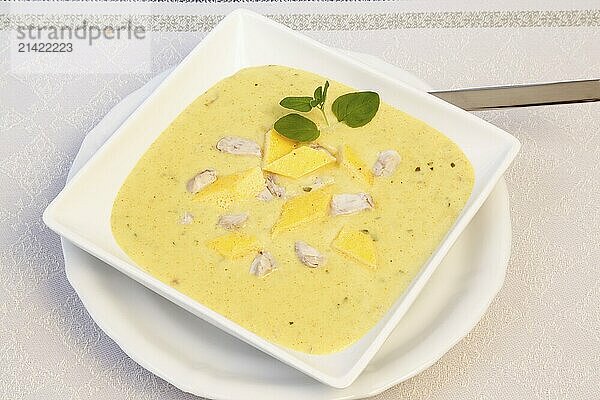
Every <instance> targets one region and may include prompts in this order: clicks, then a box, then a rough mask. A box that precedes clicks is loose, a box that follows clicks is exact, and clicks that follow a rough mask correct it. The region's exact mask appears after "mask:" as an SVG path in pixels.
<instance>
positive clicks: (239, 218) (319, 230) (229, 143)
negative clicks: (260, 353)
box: [111, 66, 474, 354]
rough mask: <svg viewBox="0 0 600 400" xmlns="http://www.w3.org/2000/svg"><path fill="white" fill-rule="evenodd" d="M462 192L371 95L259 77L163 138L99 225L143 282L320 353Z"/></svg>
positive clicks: (357, 326) (424, 255) (361, 318)
mask: <svg viewBox="0 0 600 400" xmlns="http://www.w3.org/2000/svg"><path fill="white" fill-rule="evenodd" d="M324 82H325V84H324ZM291 83H293V85H291ZM315 88H317V89H315ZM289 115H296V116H293V117H290V116H289ZM281 121H283V122H281ZM274 127H275V129H273V128H274ZM278 130H279V131H278ZM473 182H474V174H473V169H472V167H471V164H470V163H469V161H468V160H467V158H466V157H465V155H464V154H463V153H462V152H461V150H460V149H459V148H458V147H457V146H456V145H455V144H454V143H453V142H452V141H451V140H449V139H448V138H447V137H446V136H444V135H443V134H441V133H440V132H438V131H436V130H435V129H433V128H432V127H430V126H428V125H427V124H425V123H424V122H422V121H420V120H417V119H415V118H413V117H411V116H409V115H407V114H405V113H404V112H402V111H400V110H397V109H395V108H393V107H391V106H389V105H388V104H385V103H383V102H380V99H379V96H378V95H377V93H374V92H357V91H355V90H354V89H352V88H350V87H347V86H345V85H343V84H340V83H337V82H335V81H332V80H325V79H324V78H323V77H321V76H318V75H315V74H313V73H310V72H306V71H301V70H297V69H293V68H288V67H283V66H262V67H254V68H247V69H243V70H241V71H239V72H238V73H236V74H235V75H233V76H231V77H229V78H226V79H224V80H222V81H220V82H218V83H217V84H216V85H214V86H213V87H212V88H211V89H209V90H208V91H207V92H206V93H204V94H203V95H202V96H200V97H198V98H197V99H196V100H195V101H194V102H193V103H192V104H190V105H189V106H188V107H187V108H186V109H185V110H184V111H183V112H182V113H181V114H180V115H179V116H178V117H177V118H176V119H175V120H174V121H173V122H172V123H171V125H170V126H169V127H168V128H167V129H165V131H164V132H163V133H162V134H161V135H160V136H159V137H158V139H157V140H156V141H155V142H154V143H153V144H152V145H151V146H150V148H149V149H148V150H147V151H146V153H145V154H144V156H143V157H142V158H141V159H140V161H139V162H138V163H137V165H136V166H135V168H134V169H133V171H132V172H131V173H130V175H129V176H128V177H127V179H126V181H125V183H124V184H123V186H122V188H121V189H120V191H119V193H118V195H117V198H116V200H115V202H114V206H113V210H112V217H111V224H112V231H113V234H114V236H115V238H116V240H117V242H118V244H119V245H120V246H121V248H122V249H123V250H124V251H125V252H126V253H127V255H128V256H129V257H130V258H131V259H132V260H133V261H135V263H137V265H139V266H140V268H143V269H144V270H145V271H147V272H148V273H149V274H151V275H153V276H155V277H157V278H158V279H160V280H161V281H163V282H165V283H166V284H169V285H171V286H172V287H174V288H175V289H177V290H178V291H180V292H182V293H183V294H185V295H187V296H189V297H191V298H193V299H195V300H197V301H198V302H200V303H202V304H204V305H205V306H207V307H209V308H211V309H213V310H215V311H216V312H218V313H220V314H222V315H224V316H225V317H227V318H229V319H231V320H232V321H234V322H236V323H238V324H239V325H241V326H243V327H244V328H246V329H248V330H250V331H253V332H254V333H256V334H258V335H260V336H262V337H264V338H265V339H267V340H269V341H272V342H274V343H277V344H280V345H282V346H286V347H289V348H292V349H294V350H298V351H303V352H309V353H314V354H324V353H331V352H336V351H339V350H342V349H344V348H345V347H347V346H349V345H351V344H352V343H354V342H356V341H357V340H358V339H360V338H361V337H362V336H363V335H365V334H366V333H367V331H368V330H369V329H371V328H372V327H373V326H374V325H375V324H376V323H377V322H378V321H379V320H380V319H381V318H382V316H383V315H384V314H385V313H386V312H387V311H388V310H389V308H390V307H391V306H392V304H393V303H394V302H395V300H396V299H398V297H399V296H400V295H401V294H402V292H403V291H404V290H405V289H406V287H407V286H408V285H409V284H410V282H411V280H412V279H413V278H414V277H415V275H416V274H417V273H418V272H419V269H420V267H421V266H422V265H423V263H424V262H425V261H426V260H427V259H428V258H429V256H430V255H431V254H432V252H433V251H434V250H435V248H436V247H437V246H438V244H439V243H440V241H441V240H442V239H443V237H444V235H445V234H446V232H447V231H448V229H449V228H450V227H451V225H452V224H453V223H454V221H455V220H456V218H457V216H458V214H459V213H460V212H461V210H462V208H463V206H464V205H465V203H466V201H467V199H468V198H469V196H470V193H471V190H472V186H473Z"/></svg>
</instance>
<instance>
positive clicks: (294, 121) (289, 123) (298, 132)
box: [273, 114, 320, 142]
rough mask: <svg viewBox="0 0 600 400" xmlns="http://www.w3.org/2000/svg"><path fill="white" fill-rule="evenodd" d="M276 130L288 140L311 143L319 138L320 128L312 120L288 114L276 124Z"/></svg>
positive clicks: (274, 126)
mask: <svg viewBox="0 0 600 400" xmlns="http://www.w3.org/2000/svg"><path fill="white" fill-rule="evenodd" d="M273 128H275V130H276V131H277V132H278V133H279V134H281V135H283V136H285V137H286V138H288V139H292V140H296V141H298V142H310V141H313V140H315V139H316V138H318V137H319V134H320V132H319V128H317V125H316V124H315V123H314V122H312V121H311V120H310V119H308V118H306V117H303V116H302V115H300V114H288V115H285V116H283V117H281V118H279V119H278V120H277V122H275V125H273Z"/></svg>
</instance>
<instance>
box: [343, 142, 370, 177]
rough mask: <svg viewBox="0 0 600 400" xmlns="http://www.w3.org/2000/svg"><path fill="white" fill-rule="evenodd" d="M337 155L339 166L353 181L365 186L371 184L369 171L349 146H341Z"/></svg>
mask: <svg viewBox="0 0 600 400" xmlns="http://www.w3.org/2000/svg"><path fill="white" fill-rule="evenodd" d="M339 153H340V165H341V166H342V167H344V168H345V170H346V171H347V172H348V174H350V176H351V177H352V178H353V179H356V180H358V181H359V182H361V183H362V184H365V185H372V184H373V173H371V169H370V168H369V167H368V166H367V164H365V163H364V161H363V160H362V159H361V158H360V156H359V155H358V154H357V153H356V152H355V151H354V150H353V149H352V148H351V147H350V146H348V145H343V146H342V147H341V149H340V152H339Z"/></svg>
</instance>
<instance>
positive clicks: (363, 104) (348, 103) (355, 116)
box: [331, 92, 379, 128]
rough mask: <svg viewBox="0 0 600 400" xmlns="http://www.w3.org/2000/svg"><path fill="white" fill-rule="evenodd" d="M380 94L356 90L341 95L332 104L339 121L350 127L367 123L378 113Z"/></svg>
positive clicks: (332, 109)
mask: <svg viewBox="0 0 600 400" xmlns="http://www.w3.org/2000/svg"><path fill="white" fill-rule="evenodd" d="M378 109H379V95H378V94H377V93H375V92H356V93H348V94H344V95H341V96H340V97H338V98H337V99H335V101H334V102H333V104H332V105H331V111H333V114H334V115H335V116H336V118H337V120H338V121H339V122H343V123H345V124H346V125H348V126H349V127H350V128H358V127H360V126H363V125H366V124H368V123H369V122H371V120H372V119H373V117H374V116H375V114H377V110H378Z"/></svg>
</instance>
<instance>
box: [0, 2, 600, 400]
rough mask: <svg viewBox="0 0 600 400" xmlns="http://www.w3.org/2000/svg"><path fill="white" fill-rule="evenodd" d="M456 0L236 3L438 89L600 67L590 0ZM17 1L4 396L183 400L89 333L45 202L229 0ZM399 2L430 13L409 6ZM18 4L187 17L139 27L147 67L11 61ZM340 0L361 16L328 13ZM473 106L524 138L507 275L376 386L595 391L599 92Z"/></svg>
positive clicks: (8, 147) (429, 392)
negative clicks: (514, 105) (438, 348)
mask: <svg viewBox="0 0 600 400" xmlns="http://www.w3.org/2000/svg"><path fill="white" fill-rule="evenodd" d="M461 3H463V4H457V3H435V2H412V1H403V2H380V3H361V4H358V3H341V4H339V3H337V4H334V3H328V2H325V3H308V2H301V3H296V4H291V3H260V4H256V3H245V5H246V6H247V7H248V8H254V9H255V10H258V11H262V12H265V13H270V14H277V15H278V16H279V17H278V18H280V19H282V20H283V21H284V22H286V23H288V24H290V25H292V26H296V27H298V28H302V29H304V30H307V33H308V34H309V35H310V36H312V37H314V38H316V39H318V40H320V41H322V42H324V43H326V44H329V45H332V46H336V47H341V48H347V49H351V50H354V51H362V52H367V53H371V54H374V55H378V56H380V57H382V58H383V59H385V60H387V61H389V62H392V63H395V64H397V65H400V66H402V67H404V68H405V69H407V70H409V71H412V72H414V73H415V74H417V75H419V76H421V77H422V78H424V79H425V80H427V81H429V82H430V83H431V84H432V85H433V86H434V87H438V88H450V87H460V86H468V85H483V84H498V83H518V82H533V81H546V80H561V79H576V78H591V77H595V78H598V77H600V4H599V3H598V2H597V1H585V2H548V1H546V2H538V1H523V2H519V3H514V4H513V3H511V2H509V3H508V4H507V3H503V4H502V5H493V4H490V3H484V2H482V3H477V4H478V5H477V6H473V5H469V4H467V3H466V2H461ZM17 6H18V7H17ZM17 6H15V5H14V4H13V5H12V7H11V9H10V10H8V9H7V8H6V7H5V6H4V5H2V6H0V7H2V8H0V13H5V15H0V27H1V28H2V29H1V31H0V188H2V190H0V398H1V399H48V400H52V399H61V400H62V399H99V400H103V399H121V398H130V399H192V398H193V396H191V395H188V394H185V393H183V392H181V391H179V390H178V389H176V388H174V387H173V386H171V385H169V384H168V383H166V382H164V381H163V380H161V379H159V378H157V377H155V376H153V375H152V374H150V373H148V372H147V371H145V370H144V369H142V368H141V367H139V366H138V365H137V364H136V363H135V362H133V361H132V360H130V359H129V358H128V357H127V356H125V355H124V353H123V352H122V351H121V350H120V349H119V348H118V346H117V345H116V344H115V343H114V342H112V341H111V340H110V339H109V338H107V337H106V336H105V335H104V334H103V332H102V331H100V330H99V329H98V327H97V326H96V325H95V324H94V322H93V321H92V320H91V318H90V317H89V315H88V314H87V312H86V310H85V309H84V308H83V306H82V304H81V303H80V301H79V299H78V298H77V296H76V294H75V293H74V291H73V290H72V288H71V287H70V286H69V284H68V282H67V280H66V278H65V274H64V267H63V259H62V253H61V249H60V242H59V238H58V237H57V236H56V235H55V234H53V233H52V232H50V231H49V230H48V229H47V228H46V227H45V226H44V225H43V223H42V221H41V212H42V210H43V209H44V207H45V206H46V204H47V203H48V202H49V201H50V200H51V199H52V198H53V196H55V195H56V194H57V193H58V191H59V190H60V189H61V188H62V186H63V185H64V182H65V178H66V172H67V170H68V168H69V165H70V161H71V160H72V158H73V157H74V155H75V153H76V152H77V149H78V146H79V144H80V142H81V140H82V138H83V137H84V136H85V134H86V132H87V131H88V130H89V129H91V128H92V127H93V126H94V125H95V124H96V123H97V122H98V121H99V120H100V118H101V117H102V116H103V115H104V114H105V113H106V112H107V111H108V110H110V108H111V107H112V106H113V105H115V104H116V103H117V102H118V101H119V100H120V99H121V98H123V97H124V96H125V95H127V94H128V93H130V92H131V91H133V90H134V89H136V88H138V87H140V86H141V85H142V84H143V83H144V82H145V81H147V80H148V79H149V77H150V76H152V75H154V74H156V73H158V72H160V71H162V70H164V69H165V68H167V67H169V66H171V65H174V64H176V63H177V62H178V61H179V60H181V59H182V57H184V56H185V55H186V54H187V53H188V52H189V50H190V49H191V48H192V47H193V46H194V45H195V44H196V43H198V42H199V41H200V40H201V39H202V37H203V36H204V35H205V27H206V25H207V24H210V20H208V21H209V22H206V21H207V19H206V18H204V17H202V18H200V17H198V16H202V15H213V14H217V15H218V14H223V13H225V12H226V11H227V10H228V9H230V8H231V7H233V6H234V5H231V4H168V5H164V4H163V5H156V4H152V5H150V6H149V5H148V4H138V3H131V2H119V3H111V4H108V5H107V4H106V3H104V4H97V3H93V4H92V3H90V4H78V5H77V6H76V7H74V6H72V5H71V4H68V5H65V3H52V4H50V3H45V2H43V3H39V2H28V3H25V4H19V5H17ZM61 7H62V8H61ZM465 7H466V8H467V9H468V10H473V11H474V14H465V11H464V9H465ZM461 9H463V11H462V12H455V11H457V10H461ZM572 9H579V10H587V11H585V12H579V11H569V10H572ZM594 9H595V10H594ZM482 10H483V11H485V10H487V11H495V10H504V12H505V13H506V14H502V15H500V16H498V15H497V14H494V13H483V14H482V13H481V11H482ZM539 10H546V11H545V12H546V13H547V14H542V15H541V16H540V14H539V13H538V14H535V12H536V11H539ZM557 10H563V12H562V13H561V12H559V11H557ZM9 12H10V13H12V14H10V15H9V14H8V13H9ZM407 12H423V13H424V14H423V15H424V17H423V16H421V17H419V18H417V17H414V16H413V17H410V18H408V19H406V18H407V17H406V16H407V15H409V14H405V13H407ZM532 12H533V14H531V13H532ZM17 13H19V14H25V15H24V16H22V18H24V19H25V20H27V19H30V20H31V19H35V18H38V17H36V16H33V15H32V14H40V13H43V14H54V15H55V16H58V17H57V18H63V17H64V15H65V14H72V13H77V14H88V13H94V14H98V13H99V14H103V15H107V14H120V13H131V14H136V13H138V14H139V13H143V14H146V15H150V14H163V15H164V14H189V15H192V16H194V17H192V18H191V19H186V21H187V22H186V23H185V25H181V24H180V25H178V22H177V21H180V22H181V21H183V20H184V19H183V18H180V17H175V18H174V19H169V20H168V21H167V23H165V25H163V26H162V27H161V28H160V29H159V31H156V32H152V33H150V34H149V37H148V39H147V40H150V41H151V42H150V43H151V47H152V63H151V65H150V70H151V71H152V72H151V73H149V74H129V73H128V71H125V70H124V71H117V72H119V73H114V74H76V75H65V74H14V73H11V72H10V60H9V57H8V54H9V50H10V49H9V47H10V46H11V45H12V44H11V34H12V33H11V31H10V19H11V18H13V17H14V16H15V15H16V14H17ZM340 13H358V15H362V16H363V17H362V18H347V17H343V18H341V19H340V18H338V19H336V18H335V14H340ZM394 13H398V14H394ZM289 14H316V15H315V16H314V17H313V18H307V17H305V16H304V17H303V16H299V15H293V16H291V17H290V16H288V17H286V15H289ZM369 14H379V15H375V16H372V17H364V16H365V15H369ZM61 16H63V17H61ZM98 18H100V20H102V18H107V17H106V16H99V17H98ZM386 18H387V19H386ZM411 18H412V19H411ZM532 21H533V22H532ZM311 28H312V29H311ZM113 50H114V49H113ZM131 54H132V53H131V52H129V51H128V50H127V49H126V48H123V49H117V50H114V52H113V53H111V54H110V57H111V59H112V60H114V61H115V65H117V66H118V65H119V60H120V59H124V58H127V57H131V56H132V55H131ZM73 57H77V56H76V55H73ZM71 61H72V59H71V60H69V59H68V58H67V59H65V60H64V62H71ZM480 116H481V117H482V118H484V119H486V120H488V121H490V122H492V123H494V124H496V125H497V126H499V127H501V128H503V129H505V130H507V131H508V132H511V133H512V134H514V135H515V136H516V137H517V138H518V139H519V140H520V141H521V142H522V144H523V149H522V151H521V153H520V155H519V156H518V158H517V160H516V162H515V163H514V164H513V166H512V167H511V168H510V170H509V172H508V174H507V181H508V184H509V189H510V197H511V202H512V203H511V206H512V215H513V225H514V228H513V229H514V249H513V255H512V258H511V261H510V265H509V269H508V275H507V278H506V283H505V285H504V288H503V289H502V291H501V292H500V294H499V296H498V297H497V299H496V300H495V302H494V303H493V304H492V306H491V308H490V310H489V312H488V313H487V314H486V316H485V317H484V318H483V320H482V321H481V322H480V323H479V325H478V326H477V327H476V328H475V329H474V330H473V331H472V333H471V334H470V335H469V336H468V337H467V338H465V339H464V340H463V341H461V342H460V343H459V344H458V345H456V346H455V347H454V348H453V349H452V350H451V351H450V352H449V353H448V354H446V356H444V357H443V358H442V359H441V360H440V361H439V362H437V363H436V364H435V365H434V366H433V367H431V368H429V369H428V370H426V371H425V372H423V373H422V374H420V375H418V376H417V377H415V378H413V379H410V380H409V381H407V382H404V383H402V384H400V385H398V386H396V387H394V388H392V389H390V390H388V391H387V392H385V393H383V394H381V395H380V396H379V397H378V398H380V399H392V398H411V399H417V398H427V399H500V398H503V399H515V398H527V399H530V398H531V399H593V398H600V388H599V382H600V307H599V306H598V304H599V303H600V270H599V267H600V251H599V248H600V246H599V243H598V242H599V241H598V235H599V234H600V232H599V227H600V195H599V194H598V193H599V187H600V167H599V165H600V155H599V154H600V128H599V127H600V103H596V104H583V105H568V106H555V107H546V108H531V109H521V110H506V111H489V112H485V113H480Z"/></svg>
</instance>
